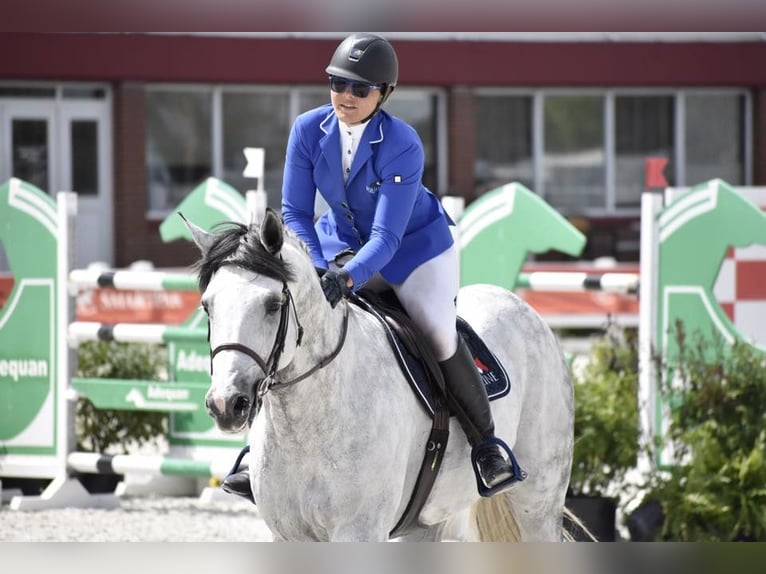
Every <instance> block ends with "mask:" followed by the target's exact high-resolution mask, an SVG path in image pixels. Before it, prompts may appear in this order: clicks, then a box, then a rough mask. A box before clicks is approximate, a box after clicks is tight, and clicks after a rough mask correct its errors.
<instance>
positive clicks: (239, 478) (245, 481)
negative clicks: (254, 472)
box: [221, 464, 255, 504]
mask: <svg viewBox="0 0 766 574" xmlns="http://www.w3.org/2000/svg"><path fill="white" fill-rule="evenodd" d="M221 490H223V491H224V492H227V493H229V494H236V495H237V496H241V497H242V498H247V499H248V500H249V501H250V502H252V503H253V504H255V498H254V497H253V489H252V486H251V485H250V467H249V466H248V465H246V464H243V465H241V466H239V467H237V472H234V473H231V474H230V475H229V476H227V477H226V478H225V479H224V480H223V482H222V483H221Z"/></svg>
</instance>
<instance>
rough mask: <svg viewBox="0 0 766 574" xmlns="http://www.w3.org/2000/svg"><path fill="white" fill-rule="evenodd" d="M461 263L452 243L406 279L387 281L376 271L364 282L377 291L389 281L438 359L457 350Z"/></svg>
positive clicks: (440, 359)
mask: <svg viewBox="0 0 766 574" xmlns="http://www.w3.org/2000/svg"><path fill="white" fill-rule="evenodd" d="M341 264H342V263H341ZM458 265H459V261H458V252H457V248H456V247H455V245H452V246H451V247H450V248H449V249H447V250H446V251H444V252H443V253H440V254H439V255H437V256H436V257H434V258H433V259H430V260H428V261H426V262H425V263H423V264H422V265H421V266H420V267H418V268H416V269H415V270H414V271H413V272H412V273H410V275H409V277H407V279H405V280H404V282H403V283H399V284H392V283H388V282H387V281H386V280H385V279H383V277H381V275H380V273H376V274H375V276H374V277H373V278H372V279H371V280H370V281H368V282H367V283H366V284H365V287H367V288H370V289H372V290H375V291H380V290H381V289H382V288H383V287H385V286H386V285H388V286H390V287H391V288H392V289H393V290H394V293H396V296H397V297H398V298H399V301H401V303H402V306H403V307H404V309H405V310H406V311H407V314H409V316H410V317H411V318H412V320H413V321H414V322H415V324H417V326H418V327H420V329H421V330H422V331H423V334H424V335H425V337H426V338H427V339H428V342H429V343H430V344H431V349H432V350H433V352H434V355H435V356H436V359H437V360H438V361H446V360H447V359H449V358H450V357H451V356H452V355H454V354H455V351H457V327H456V320H457V309H456V307H455V301H456V298H457V292H458V289H459V288H460V277H459V268H458Z"/></svg>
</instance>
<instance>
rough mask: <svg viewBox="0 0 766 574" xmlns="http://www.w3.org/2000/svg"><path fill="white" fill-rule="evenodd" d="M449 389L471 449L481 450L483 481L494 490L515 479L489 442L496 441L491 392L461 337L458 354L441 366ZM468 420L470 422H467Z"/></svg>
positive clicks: (495, 447) (440, 364) (443, 362)
mask: <svg viewBox="0 0 766 574" xmlns="http://www.w3.org/2000/svg"><path fill="white" fill-rule="evenodd" d="M439 366H440V367H441V370H442V373H443V374H444V381H445V383H446V384H447V389H448V391H449V393H450V394H451V395H452V397H453V399H454V401H455V402H456V403H457V404H456V405H453V407H454V408H455V410H458V411H462V413H460V412H458V413H457V415H458V420H459V421H460V424H461V426H462V427H463V430H465V433H466V436H467V437H468V442H469V443H471V446H476V445H477V444H479V445H482V444H484V443H486V444H485V445H484V446H481V447H480V450H479V451H478V454H477V457H476V463H477V466H478V471H479V474H480V476H481V479H482V480H483V481H484V483H485V484H486V485H487V487H489V488H492V487H494V486H497V485H498V484H500V483H502V482H505V481H507V480H508V479H510V478H511V477H512V476H513V474H514V473H513V467H512V466H511V464H510V463H509V462H508V461H507V460H506V459H505V457H504V456H503V455H502V451H501V449H500V447H499V446H498V445H497V444H494V443H491V442H487V439H492V438H494V435H495V423H494V421H493V420H492V411H491V410H490V406H489V399H488V398H487V390H486V387H485V386H484V382H483V381H482V380H481V376H480V375H479V371H478V369H477V368H476V364H475V363H474V362H473V357H472V356H471V352H470V351H469V350H468V346H467V345H466V343H465V341H463V338H462V337H458V347H457V351H455V354H454V355H452V356H451V357H450V358H449V359H447V360H446V361H442V362H440V363H439ZM466 419H467V420H466Z"/></svg>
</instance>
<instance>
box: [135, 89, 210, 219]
mask: <svg viewBox="0 0 766 574" xmlns="http://www.w3.org/2000/svg"><path fill="white" fill-rule="evenodd" d="M211 114H212V103H211V93H210V91H173V90H167V91H166V90H158V91H155V90H150V91H148V92H147V95H146V170H147V184H148V188H149V198H148V199H149V205H148V207H149V210H150V211H158V212H160V213H163V212H164V213H166V212H168V211H169V210H171V209H172V208H174V207H175V206H176V205H178V204H179V203H180V202H181V200H183V198H184V197H186V195H187V194H188V193H189V192H190V191H191V190H192V189H194V188H195V187H196V186H197V185H199V184H200V183H202V182H203V181H204V180H205V179H206V178H207V177H209V176H210V175H211V174H212V125H211V117H212V115H211Z"/></svg>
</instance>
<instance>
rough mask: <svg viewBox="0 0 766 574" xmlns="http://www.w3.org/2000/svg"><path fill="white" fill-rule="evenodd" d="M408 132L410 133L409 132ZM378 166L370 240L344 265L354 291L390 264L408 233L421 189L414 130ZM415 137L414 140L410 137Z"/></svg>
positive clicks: (420, 150) (420, 155)
mask: <svg viewBox="0 0 766 574" xmlns="http://www.w3.org/2000/svg"><path fill="white" fill-rule="evenodd" d="M408 131H409V130H408ZM409 135H410V137H408V138H407V140H406V141H405V142H399V143H398V145H397V149H396V151H395V153H394V155H393V157H392V158H391V159H390V160H388V161H387V162H385V163H384V164H383V165H381V166H380V168H379V169H380V176H381V185H380V190H379V192H378V200H377V204H376V207H375V216H374V218H373V223H372V229H371V231H370V238H369V240H368V241H367V242H366V243H365V244H364V246H362V248H361V249H360V250H359V252H358V253H357V254H356V255H355V256H354V257H353V258H352V259H351V260H350V261H349V262H348V263H347V264H346V265H345V269H346V270H347V271H348V272H349V274H350V275H351V278H352V280H353V282H354V289H357V288H359V287H361V286H362V285H364V283H365V282H367V281H368V280H369V279H370V278H371V277H372V276H373V275H374V274H375V273H377V272H378V271H380V270H381V269H382V268H383V267H385V265H386V264H387V263H388V262H389V261H391V258H392V257H393V256H394V254H395V253H396V251H397V249H398V248H399V245H400V243H401V240H402V236H403V235H404V233H405V231H406V230H407V225H408V224H409V221H410V216H411V214H412V209H413V206H414V205H415V200H416V199H417V197H418V192H419V191H420V187H421V185H422V181H421V180H422V175H423V158H424V153H423V146H422V144H421V143H420V139H419V138H418V137H417V134H416V133H415V132H414V130H412V131H411V133H410V134H409ZM413 136H414V137H413Z"/></svg>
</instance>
